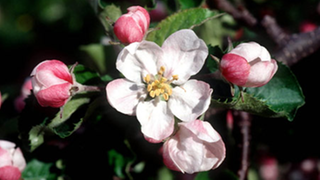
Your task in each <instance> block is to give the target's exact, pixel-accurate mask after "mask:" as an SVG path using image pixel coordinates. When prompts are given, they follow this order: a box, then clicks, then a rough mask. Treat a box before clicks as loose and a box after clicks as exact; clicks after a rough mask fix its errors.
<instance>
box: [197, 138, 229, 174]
mask: <svg viewBox="0 0 320 180" xmlns="http://www.w3.org/2000/svg"><path fill="white" fill-rule="evenodd" d="M203 144H204V146H205V149H206V153H205V154H206V158H204V160H203V162H202V165H201V167H200V169H202V170H204V169H208V170H209V169H215V168H217V167H219V166H220V164H221V163H222V162H223V160H224V159H225V157H226V147H225V145H224V142H223V140H222V139H220V140H219V141H217V142H214V143H208V142H204V143H203Z"/></svg>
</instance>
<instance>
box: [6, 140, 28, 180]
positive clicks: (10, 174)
mask: <svg viewBox="0 0 320 180" xmlns="http://www.w3.org/2000/svg"><path fill="white" fill-rule="evenodd" d="M15 146H16V145H15V144H14V143H12V142H9V141H3V140H0V180H18V179H20V177H21V172H22V171H23V170H24V168H25V167H26V161H25V159H24V157H23V154H22V152H21V150H20V148H15Z"/></svg>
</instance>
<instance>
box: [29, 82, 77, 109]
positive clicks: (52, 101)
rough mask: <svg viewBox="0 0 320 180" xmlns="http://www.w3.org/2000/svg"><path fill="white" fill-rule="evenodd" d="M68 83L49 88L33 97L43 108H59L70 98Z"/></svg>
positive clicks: (69, 85)
mask: <svg viewBox="0 0 320 180" xmlns="http://www.w3.org/2000/svg"><path fill="white" fill-rule="evenodd" d="M70 88H71V84H70V83H65V84H58V85H53V86H50V87H49V88H47V89H43V90H40V91H39V92H38V93H37V94H36V95H35V96H36V98H37V100H38V102H39V104H40V105H41V106H43V107H47V106H50V107H56V108H57V107H61V106H63V105H64V104H65V103H66V102H67V100H68V99H69V97H70Z"/></svg>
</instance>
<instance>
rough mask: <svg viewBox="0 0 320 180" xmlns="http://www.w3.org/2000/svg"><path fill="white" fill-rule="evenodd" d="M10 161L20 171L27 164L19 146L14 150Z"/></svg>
mask: <svg viewBox="0 0 320 180" xmlns="http://www.w3.org/2000/svg"><path fill="white" fill-rule="evenodd" d="M12 161H13V166H15V167H17V168H18V169H19V170H20V171H21V172H22V171H23V170H24V168H25V167H26V164H27V163H26V160H25V159H24V157H23V154H22V152H21V149H20V148H17V149H16V150H15V151H14V153H13V156H12Z"/></svg>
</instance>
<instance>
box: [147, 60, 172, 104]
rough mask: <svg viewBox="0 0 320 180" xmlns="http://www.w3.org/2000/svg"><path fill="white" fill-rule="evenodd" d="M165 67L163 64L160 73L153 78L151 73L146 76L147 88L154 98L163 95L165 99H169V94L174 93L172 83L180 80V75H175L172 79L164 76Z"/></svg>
mask: <svg viewBox="0 0 320 180" xmlns="http://www.w3.org/2000/svg"><path fill="white" fill-rule="evenodd" d="M164 71H165V67H163V66H161V67H160V70H159V71H158V74H157V75H155V76H154V77H153V78H152V79H151V76H150V74H148V75H147V76H146V77H144V81H145V82H146V83H147V90H148V92H149V95H150V96H151V97H152V98H154V97H157V96H161V97H163V99H164V100H166V101H167V100H168V99H169V96H170V95H171V94H172V88H171V85H170V84H171V83H172V82H173V81H175V80H178V75H173V76H172V79H171V80H168V79H167V78H165V77H163V73H164Z"/></svg>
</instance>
